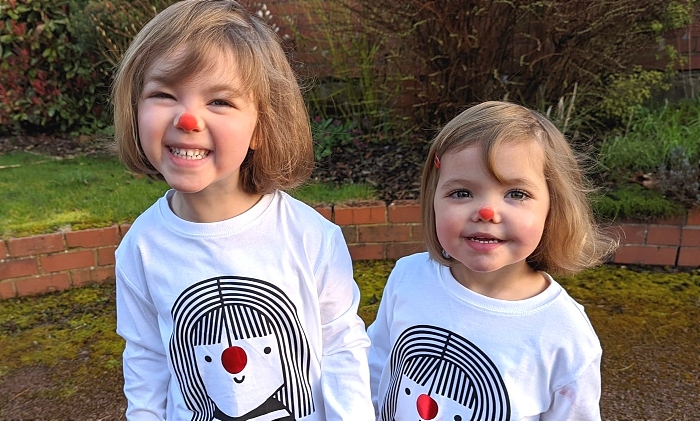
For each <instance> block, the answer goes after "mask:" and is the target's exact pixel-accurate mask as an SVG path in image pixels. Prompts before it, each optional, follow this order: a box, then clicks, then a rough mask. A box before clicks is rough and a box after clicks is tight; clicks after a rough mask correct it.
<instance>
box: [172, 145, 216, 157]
mask: <svg viewBox="0 0 700 421" xmlns="http://www.w3.org/2000/svg"><path fill="white" fill-rule="evenodd" d="M168 150H169V151H170V153H171V154H173V155H175V156H176V157H178V158H182V159H204V158H206V157H207V156H209V153H210V151H208V150H206V149H183V148H175V147H173V146H169V147H168Z"/></svg>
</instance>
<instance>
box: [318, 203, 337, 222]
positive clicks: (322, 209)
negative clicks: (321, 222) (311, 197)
mask: <svg viewBox="0 0 700 421" xmlns="http://www.w3.org/2000/svg"><path fill="white" fill-rule="evenodd" d="M314 209H316V212H318V213H320V214H321V216H323V217H324V218H326V219H327V220H329V221H332V220H333V208H331V207H330V206H326V205H321V206H314Z"/></svg>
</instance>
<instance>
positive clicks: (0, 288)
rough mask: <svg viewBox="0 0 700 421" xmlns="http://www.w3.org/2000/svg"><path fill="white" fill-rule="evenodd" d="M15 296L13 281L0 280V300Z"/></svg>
mask: <svg viewBox="0 0 700 421" xmlns="http://www.w3.org/2000/svg"><path fill="white" fill-rule="evenodd" d="M16 296H17V291H16V290H15V282H14V281H11V280H10V281H5V282H0V300H6V299H8V298H15V297H16Z"/></svg>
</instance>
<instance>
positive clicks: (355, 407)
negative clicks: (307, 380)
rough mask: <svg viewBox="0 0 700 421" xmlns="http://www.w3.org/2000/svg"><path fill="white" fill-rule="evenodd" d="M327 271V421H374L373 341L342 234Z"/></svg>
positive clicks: (320, 276) (323, 280)
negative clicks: (370, 361) (361, 313)
mask: <svg viewBox="0 0 700 421" xmlns="http://www.w3.org/2000/svg"><path fill="white" fill-rule="evenodd" d="M325 256H326V257H327V259H324V261H323V263H322V267H319V268H318V270H317V282H318V283H319V285H320V290H319V301H320V307H321V324H322V326H321V332H322V335H323V338H322V340H323V356H322V360H321V371H322V374H321V388H322V391H323V401H324V405H325V412H326V420H328V421H331V420H333V421H337V420H353V421H355V420H367V421H370V420H371V421H374V419H375V418H374V412H373V410H372V402H371V397H370V389H369V368H368V363H367V351H368V348H369V339H368V338H367V333H366V332H365V325H364V322H363V321H362V319H361V318H360V317H359V316H358V315H357V308H358V306H359V303H360V290H359V288H358V287H357V284H356V283H355V281H354V279H353V276H352V273H353V272H352V270H353V269H352V261H351V259H350V253H349V252H348V249H347V245H346V244H345V240H344V239H343V237H342V234H341V232H340V229H336V230H335V231H334V234H333V239H332V241H331V243H330V246H329V249H328V250H327V253H326V254H325Z"/></svg>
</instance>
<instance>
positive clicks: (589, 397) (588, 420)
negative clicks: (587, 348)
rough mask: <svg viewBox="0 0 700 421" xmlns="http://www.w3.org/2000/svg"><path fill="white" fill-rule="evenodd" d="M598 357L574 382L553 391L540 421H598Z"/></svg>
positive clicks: (599, 385)
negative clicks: (547, 408) (550, 402)
mask: <svg viewBox="0 0 700 421" xmlns="http://www.w3.org/2000/svg"><path fill="white" fill-rule="evenodd" d="M600 357H601V355H600V354H598V356H597V358H596V359H595V360H594V361H592V362H591V363H590V364H589V365H588V367H586V368H585V369H584V371H583V372H582V373H581V375H580V376H579V377H578V378H577V379H576V380H574V381H573V382H571V383H569V384H567V385H566V386H564V387H562V388H560V389H558V390H556V391H554V396H553V397H552V405H551V406H550V408H549V410H548V411H547V412H546V413H544V414H542V416H541V417H540V419H541V420H542V421H556V420H569V421H600V419H601V418H600V394H601V383H600Z"/></svg>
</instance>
